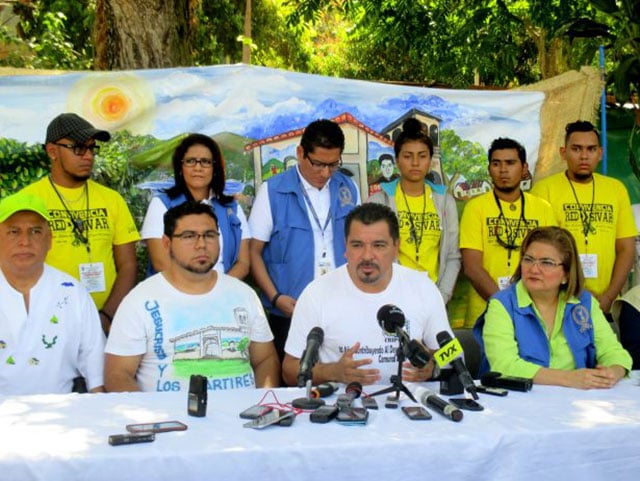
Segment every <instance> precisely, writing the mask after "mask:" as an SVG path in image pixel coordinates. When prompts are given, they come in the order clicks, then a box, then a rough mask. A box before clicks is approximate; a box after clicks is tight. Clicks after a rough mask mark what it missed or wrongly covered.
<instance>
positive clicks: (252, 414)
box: [240, 404, 273, 419]
mask: <svg viewBox="0 0 640 481" xmlns="http://www.w3.org/2000/svg"><path fill="white" fill-rule="evenodd" d="M272 409H273V408H272V407H271V406H262V405H260V404H254V405H253V406H251V407H248V408H247V409H245V410H244V411H242V412H241V413H240V417H241V418H242V419H256V418H259V417H260V416H262V415H264V414H267V413H268V412H269V411H271V410H272Z"/></svg>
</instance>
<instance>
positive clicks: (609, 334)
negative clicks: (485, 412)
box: [474, 227, 631, 389]
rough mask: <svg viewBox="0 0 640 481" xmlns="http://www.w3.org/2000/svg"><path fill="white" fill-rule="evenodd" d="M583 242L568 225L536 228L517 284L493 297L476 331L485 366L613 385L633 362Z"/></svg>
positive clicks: (571, 382) (577, 384) (561, 381)
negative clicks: (593, 284) (587, 272)
mask: <svg viewBox="0 0 640 481" xmlns="http://www.w3.org/2000/svg"><path fill="white" fill-rule="evenodd" d="M583 287H584V276H583V274H582V266H581V263H580V258H579V256H578V251H577V249H576V244H575V241H574V239H573V236H572V235H571V233H569V231H567V230H566V229H563V228H561V227H540V228H537V229H534V230H532V231H531V232H529V234H528V235H527V237H526V238H525V240H524V242H523V244H522V247H521V260H520V265H519V266H518V268H517V270H516V272H515V274H514V276H513V278H512V280H511V285H510V286H509V287H507V288H506V289H504V290H502V291H499V292H498V293H496V294H495V295H494V296H493V297H491V299H490V300H489V304H488V306H487V310H486V311H485V312H484V314H483V315H482V316H481V317H480V318H479V319H478V321H477V323H476V325H475V327H474V334H475V335H476V338H477V339H478V341H479V342H480V344H481V347H482V351H483V362H482V364H483V365H482V366H481V369H480V370H481V372H480V374H482V373H483V372H486V371H487V370H488V369H490V370H492V371H497V372H500V373H502V374H504V375H507V376H519V377H526V378H531V379H533V382H534V383H538V384H553V385H558V386H567V387H574V388H581V389H593V388H610V387H612V386H614V385H615V384H616V383H617V382H618V381H619V380H620V379H621V378H623V377H624V376H625V375H626V374H627V372H628V371H629V370H630V369H631V356H630V355H629V353H628V352H627V351H625V350H624V348H623V347H622V346H621V345H620V343H619V342H618V339H617V338H616V335H615V333H614V332H613V330H612V329H611V327H610V326H609V324H608V322H607V320H606V319H605V317H604V314H603V313H602V311H601V310H600V306H599V304H598V302H597V301H596V302H594V297H593V296H592V295H591V294H590V293H589V292H588V291H585V290H583Z"/></svg>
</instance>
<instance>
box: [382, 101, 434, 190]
mask: <svg viewBox="0 0 640 481" xmlns="http://www.w3.org/2000/svg"><path fill="white" fill-rule="evenodd" d="M409 118H415V119H418V120H419V121H420V122H422V123H423V124H424V125H425V126H426V127H427V129H428V131H429V137H431V141H432V142H433V157H432V158H431V172H430V177H429V178H430V180H431V181H432V182H433V183H434V184H443V179H444V175H443V173H442V162H441V157H440V121H441V119H440V118H438V117H435V116H433V115H431V114H429V113H427V112H424V111H422V110H419V109H411V110H409V111H408V112H407V113H405V114H404V115H403V116H401V117H399V118H398V119H396V120H394V121H393V122H391V123H390V124H389V125H387V126H386V127H384V128H383V129H382V134H383V135H385V136H387V137H389V138H390V139H391V140H392V141H395V140H396V139H397V138H398V135H400V133H401V132H402V124H403V123H404V121H405V120H407V119H409Z"/></svg>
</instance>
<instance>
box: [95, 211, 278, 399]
mask: <svg viewBox="0 0 640 481" xmlns="http://www.w3.org/2000/svg"><path fill="white" fill-rule="evenodd" d="M219 236H220V232H219V230H218V221H217V218H216V215H215V214H214V212H213V210H212V209H211V207H210V206H208V205H206V204H200V203H198V202H185V203H183V204H180V205H178V206H175V207H172V208H171V209H169V210H168V211H167V212H166V213H165V215H164V236H163V238H162V245H163V247H164V249H165V250H166V251H167V254H168V257H169V259H170V264H169V267H168V268H167V269H165V270H164V271H162V272H161V273H158V274H155V275H153V276H151V277H149V278H148V279H146V280H145V281H143V282H141V283H140V284H138V285H137V286H136V287H135V288H134V289H133V290H132V291H131V292H130V293H129V294H128V295H127V296H126V297H125V298H124V299H123V301H122V303H121V305H120V307H119V308H118V311H117V312H116V315H115V318H114V320H113V326H112V329H111V334H110V336H109V339H108V341H107V346H106V348H105V352H106V357H105V388H106V389H107V391H183V392H184V391H186V390H188V389H189V378H190V376H191V375H192V374H200V375H204V376H207V378H208V389H209V390H224V389H241V388H253V387H273V386H277V385H278V383H279V381H280V362H279V361H278V356H277V354H276V351H275V348H274V346H273V342H272V340H273V335H272V334H271V330H270V329H269V324H268V323H267V319H266V317H265V314H264V310H263V309H262V305H261V304H260V300H259V299H258V296H257V295H256V293H255V292H254V291H253V290H252V289H251V288H250V287H249V286H247V285H246V284H244V283H243V282H242V281H240V280H238V279H236V278H234V277H231V276H229V275H227V274H223V273H221V272H218V271H216V270H212V267H213V266H214V265H215V263H216V261H217V259H218V255H219V254H220V243H219Z"/></svg>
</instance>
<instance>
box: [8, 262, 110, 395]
mask: <svg viewBox="0 0 640 481" xmlns="http://www.w3.org/2000/svg"><path fill="white" fill-rule="evenodd" d="M103 368H104V334H103V333H102V326H101V325H100V317H99V316H98V310H97V309H96V306H95V304H94V302H93V299H92V298H91V296H90V295H89V293H88V292H87V290H86V289H85V288H84V287H83V286H82V285H81V284H80V283H79V282H78V280H76V279H74V278H73V277H71V276H69V275H68V274H66V273H64V272H62V271H59V270H58V269H55V268H54V267H51V266H49V265H47V264H45V265H44V271H43V272H42V275H41V276H40V279H38V282H37V283H36V284H35V285H34V286H33V287H32V288H31V291H30V293H29V311H28V312H27V308H26V306H25V304H24V297H23V296H22V294H21V293H20V292H18V291H16V290H15V289H14V288H13V287H11V286H10V285H9V283H8V282H7V280H6V278H5V277H4V274H3V273H2V270H1V269H0V394H48V393H56V394H58V393H70V392H71V388H72V385H73V378H74V377H77V376H83V377H84V378H85V380H86V382H87V388H88V389H93V388H95V387H98V386H102V385H103V381H102V376H103Z"/></svg>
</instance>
